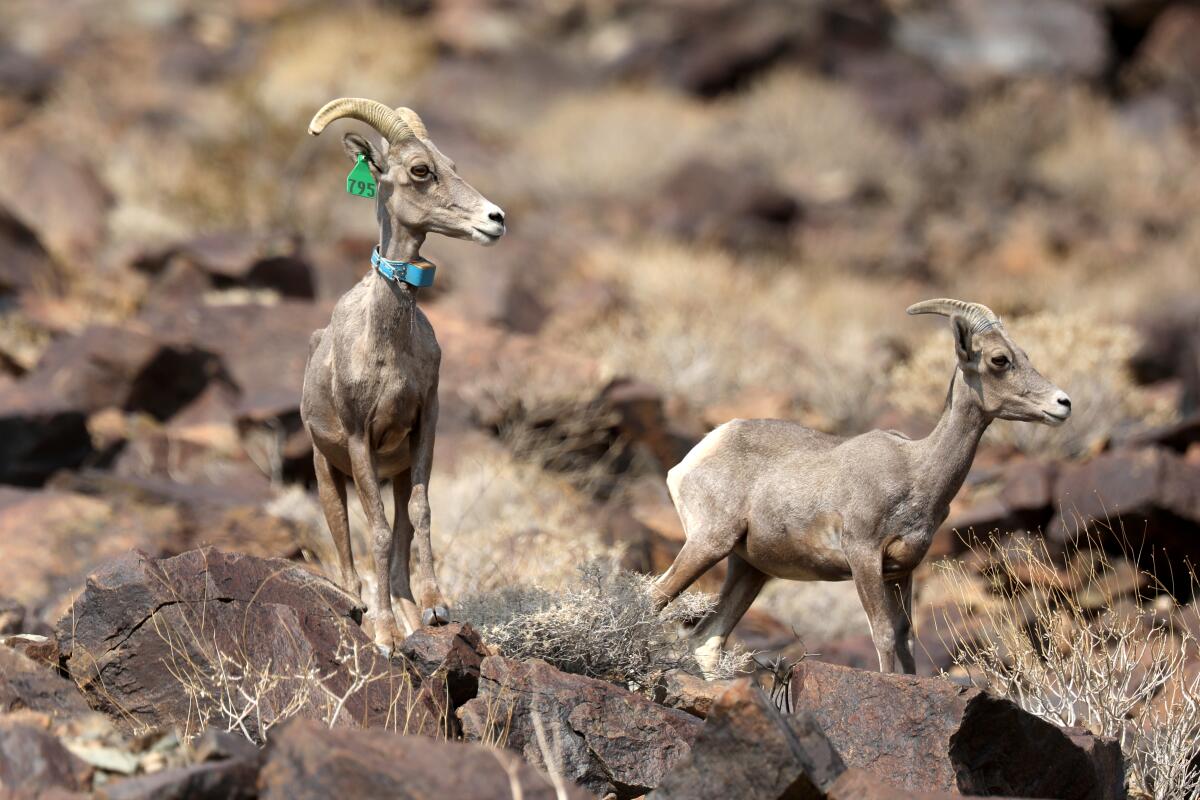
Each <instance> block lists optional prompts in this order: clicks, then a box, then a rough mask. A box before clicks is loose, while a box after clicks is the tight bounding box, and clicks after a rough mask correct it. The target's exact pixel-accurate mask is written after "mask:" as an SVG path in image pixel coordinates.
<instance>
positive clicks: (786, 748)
mask: <svg viewBox="0 0 1200 800" xmlns="http://www.w3.org/2000/svg"><path fill="white" fill-rule="evenodd" d="M845 769H846V767H845V764H843V763H842V759H841V757H840V756H839V755H838V753H837V751H836V750H835V749H834V748H833V745H831V744H830V743H829V740H828V739H826V738H825V735H824V734H823V733H822V732H821V729H820V727H819V726H818V725H817V723H816V722H815V720H814V719H813V717H812V716H811V715H809V714H804V713H801V714H790V715H787V716H784V715H783V714H781V713H780V712H779V710H778V709H776V708H775V706H774V705H772V703H771V701H770V699H769V698H768V697H767V696H766V694H765V693H764V692H763V691H762V689H760V688H759V687H758V686H756V685H755V684H754V683H753V682H752V681H751V680H750V679H748V678H747V679H743V680H741V681H738V682H737V683H735V684H734V685H733V686H732V687H730V688H729V689H728V691H726V692H725V693H724V694H722V695H721V696H720V698H718V699H717V701H716V703H715V704H714V705H713V708H712V712H711V713H710V714H709V716H708V721H707V722H706V723H705V725H704V727H703V728H702V729H701V731H700V735H699V736H697V737H696V740H695V741H694V742H693V743H692V749H691V752H690V753H689V754H688V755H686V756H684V757H683V758H682V759H680V761H679V763H678V764H677V765H676V766H675V768H674V769H673V770H672V771H671V772H670V774H668V775H667V776H666V777H665V778H664V779H663V781H662V782H661V783H660V784H659V787H658V789H656V790H655V792H654V793H653V794H652V795H651V797H652V798H655V800H669V799H670V798H681V799H687V800H690V799H691V798H701V797H713V798H716V797H738V798H745V800H777V799H779V798H796V800H802V799H804V798H814V799H816V798H823V797H825V793H826V792H827V791H828V790H829V788H830V787H831V786H832V785H833V784H834V781H836V780H837V778H838V776H839V775H841V773H842V772H843V771H844V770H845Z"/></svg>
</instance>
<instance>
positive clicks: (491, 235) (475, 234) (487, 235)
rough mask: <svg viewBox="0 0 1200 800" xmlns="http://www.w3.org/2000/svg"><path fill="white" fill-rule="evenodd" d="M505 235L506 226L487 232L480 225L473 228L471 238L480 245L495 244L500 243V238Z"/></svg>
mask: <svg viewBox="0 0 1200 800" xmlns="http://www.w3.org/2000/svg"><path fill="white" fill-rule="evenodd" d="M503 235H504V226H503V225H501V226H498V227H496V228H492V229H491V230H485V229H484V228H481V227H479V226H478V225H472V226H471V238H472V239H474V240H475V241H477V242H479V243H480V244H495V243H496V242H498V241H500V237H501V236H503Z"/></svg>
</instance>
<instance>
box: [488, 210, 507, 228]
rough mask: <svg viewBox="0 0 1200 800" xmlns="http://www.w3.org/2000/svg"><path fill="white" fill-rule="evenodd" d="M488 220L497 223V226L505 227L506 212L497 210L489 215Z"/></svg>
mask: <svg viewBox="0 0 1200 800" xmlns="http://www.w3.org/2000/svg"><path fill="white" fill-rule="evenodd" d="M488 219H490V220H491V221H492V222H495V223H496V224H497V225H503V224H504V212H503V211H501V210H500V209H498V208H497V209H496V210H495V211H493V212H492V213H490V214H488Z"/></svg>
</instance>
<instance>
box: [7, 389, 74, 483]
mask: <svg viewBox="0 0 1200 800" xmlns="http://www.w3.org/2000/svg"><path fill="white" fill-rule="evenodd" d="M13 388H14V389H15V387H13ZM10 392H13V390H12V389H10V390H8V391H6V390H5V389H4V388H3V387H0V483H10V484H16V485H18V486H37V485H39V484H41V483H42V482H43V481H45V480H46V477H47V476H48V475H50V474H51V473H53V472H55V471H57V470H60V469H72V468H74V467H78V466H79V465H80V464H82V463H84V462H85V461H87V460H88V459H89V458H90V457H91V456H92V455H93V454H94V452H95V451H94V449H93V447H92V439H91V436H90V435H89V434H88V429H87V415H86V414H84V413H82V412H79V411H73V410H70V409H64V408H55V407H54V405H55V404H54V403H53V401H50V402H43V403H40V404H39V403H37V402H35V401H34V400H33V399H32V398H29V397H20V398H14V397H12V396H11V394H10Z"/></svg>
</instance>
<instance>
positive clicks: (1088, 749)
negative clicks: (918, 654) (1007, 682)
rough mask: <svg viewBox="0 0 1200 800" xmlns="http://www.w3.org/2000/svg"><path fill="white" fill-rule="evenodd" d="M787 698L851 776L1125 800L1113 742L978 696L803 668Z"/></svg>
mask: <svg viewBox="0 0 1200 800" xmlns="http://www.w3.org/2000/svg"><path fill="white" fill-rule="evenodd" d="M791 690H792V705H793V708H794V709H795V710H796V712H797V713H809V714H811V715H812V717H813V718H814V719H815V720H816V722H817V724H818V725H819V726H820V727H821V729H822V730H823V731H824V732H825V735H826V736H827V737H828V738H829V741H830V742H832V743H833V746H834V747H835V748H836V749H837V752H838V753H839V754H841V756H842V758H843V759H844V760H845V762H846V764H847V766H850V767H861V768H863V769H865V770H868V771H870V772H872V773H875V774H876V775H879V776H881V777H884V778H885V779H886V780H887V781H888V782H889V783H893V784H895V785H896V786H898V787H901V788H903V789H906V790H913V791H935V792H956V791H957V792H962V793H964V794H998V795H1002V796H1016V797H1045V798H1078V799H1079V800H1083V799H1084V798H1095V799H1096V800H1101V799H1107V798H1122V797H1124V772H1123V767H1122V762H1121V751H1120V746H1119V745H1118V743H1117V742H1116V741H1115V740H1112V739H1101V738H1098V737H1092V736H1091V735H1090V734H1083V733H1081V732H1078V731H1075V730H1071V731H1067V730H1064V729H1062V728H1058V727H1056V726H1054V725H1051V724H1050V723H1048V722H1045V721H1043V720H1041V719H1039V718H1037V717H1035V716H1033V715H1032V714H1029V713H1026V712H1025V711H1022V710H1021V709H1020V708H1018V707H1017V706H1016V705H1015V704H1013V703H1012V702H1010V701H1008V700H1003V699H999V698H995V697H992V696H990V695H987V694H985V693H984V692H982V691H980V690H978V689H974V688H965V687H962V686H957V685H955V684H952V683H950V682H949V681H946V680H944V679H942V678H917V677H913V676H907V675H885V674H881V673H878V672H870V671H865V670H858V669H852V668H849V667H839V666H834V665H831V664H822V663H820V662H816V661H804V662H801V663H800V664H799V665H798V666H797V667H796V670H795V672H794V673H793V678H792V684H791ZM1089 740H1092V741H1089Z"/></svg>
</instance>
